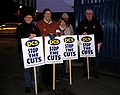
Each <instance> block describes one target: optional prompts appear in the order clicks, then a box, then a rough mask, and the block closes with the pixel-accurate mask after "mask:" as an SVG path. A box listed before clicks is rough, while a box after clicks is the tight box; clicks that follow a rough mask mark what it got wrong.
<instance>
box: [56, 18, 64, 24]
mask: <svg viewBox="0 0 120 95" xmlns="http://www.w3.org/2000/svg"><path fill="white" fill-rule="evenodd" d="M61 20H63V21H64V22H65V23H66V20H65V19H64V18H60V19H59V21H58V22H57V24H58V25H59V24H60V22H61Z"/></svg>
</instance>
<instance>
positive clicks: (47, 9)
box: [43, 8, 52, 15]
mask: <svg viewBox="0 0 120 95" xmlns="http://www.w3.org/2000/svg"><path fill="white" fill-rule="evenodd" d="M47 11H50V12H51V13H52V11H51V10H50V9H49V8H45V9H44V10H43V15H44V14H45V13H46V12H47Z"/></svg>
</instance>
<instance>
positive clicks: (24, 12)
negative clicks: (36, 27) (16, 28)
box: [22, 8, 34, 17]
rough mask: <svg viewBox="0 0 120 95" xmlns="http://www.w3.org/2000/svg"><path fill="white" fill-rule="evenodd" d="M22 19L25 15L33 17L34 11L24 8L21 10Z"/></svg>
mask: <svg viewBox="0 0 120 95" xmlns="http://www.w3.org/2000/svg"><path fill="white" fill-rule="evenodd" d="M22 15H23V17H26V16H27V15H31V16H34V10H33V9H31V8H26V9H23V10H22Z"/></svg>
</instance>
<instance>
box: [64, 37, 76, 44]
mask: <svg viewBox="0 0 120 95" xmlns="http://www.w3.org/2000/svg"><path fill="white" fill-rule="evenodd" d="M74 41H75V39H74V38H73V37H66V38H65V39H64V42H65V43H73V42H74Z"/></svg>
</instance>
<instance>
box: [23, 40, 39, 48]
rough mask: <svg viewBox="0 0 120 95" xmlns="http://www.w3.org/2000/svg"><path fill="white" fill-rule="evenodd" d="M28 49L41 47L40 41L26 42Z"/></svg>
mask: <svg viewBox="0 0 120 95" xmlns="http://www.w3.org/2000/svg"><path fill="white" fill-rule="evenodd" d="M25 45H26V46H27V47H35V46H38V45H39V41H38V40H29V41H27V42H26V44H25Z"/></svg>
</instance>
